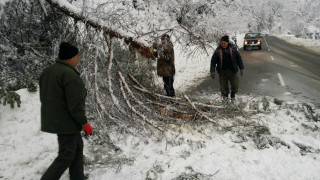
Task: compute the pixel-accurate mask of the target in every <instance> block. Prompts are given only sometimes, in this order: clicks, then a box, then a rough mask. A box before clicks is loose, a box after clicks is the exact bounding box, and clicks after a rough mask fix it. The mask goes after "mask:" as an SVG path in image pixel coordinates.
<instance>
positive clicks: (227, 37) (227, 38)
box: [220, 35, 229, 42]
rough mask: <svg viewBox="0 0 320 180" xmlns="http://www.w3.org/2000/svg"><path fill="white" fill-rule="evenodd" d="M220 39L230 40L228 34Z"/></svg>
mask: <svg viewBox="0 0 320 180" xmlns="http://www.w3.org/2000/svg"><path fill="white" fill-rule="evenodd" d="M220 41H225V42H229V36H227V35H225V36H222V38H221V39H220Z"/></svg>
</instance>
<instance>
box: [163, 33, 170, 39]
mask: <svg viewBox="0 0 320 180" xmlns="http://www.w3.org/2000/svg"><path fill="white" fill-rule="evenodd" d="M161 39H166V40H170V36H169V35H168V34H162V36H161Z"/></svg>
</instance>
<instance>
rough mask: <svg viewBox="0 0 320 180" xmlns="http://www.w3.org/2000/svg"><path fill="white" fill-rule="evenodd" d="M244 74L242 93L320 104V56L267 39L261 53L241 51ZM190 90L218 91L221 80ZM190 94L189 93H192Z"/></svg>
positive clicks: (208, 80) (274, 38) (210, 81)
mask: <svg viewBox="0 0 320 180" xmlns="http://www.w3.org/2000/svg"><path fill="white" fill-rule="evenodd" d="M240 54H241V56H242V59H243V62H244V65H245V73H244V76H243V77H239V80H240V90H239V94H258V95H266V96H273V97H276V98H279V99H281V100H293V99H294V100H298V101H301V102H306V101H308V102H319V101H320V91H319V90H320V70H319V68H320V55H319V54H315V53H312V52H310V51H309V50H307V49H304V48H301V47H299V46H294V45H291V44H288V43H287V42H285V41H283V40H280V39H278V38H276V37H273V36H266V37H264V41H263V45H262V50H261V51H260V50H257V49H252V50H248V51H244V50H243V49H240ZM191 91H200V92H201V91H214V92H219V84H218V79H215V80H212V79H211V78H210V77H209V76H208V77H207V78H206V79H205V80H204V81H203V82H202V83H201V84H200V85H198V86H197V87H194V88H193V89H192V90H191ZM191 91H190V92H191Z"/></svg>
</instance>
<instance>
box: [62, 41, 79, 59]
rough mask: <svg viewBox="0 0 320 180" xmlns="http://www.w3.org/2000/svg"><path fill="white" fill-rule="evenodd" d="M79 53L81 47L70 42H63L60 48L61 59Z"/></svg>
mask: <svg viewBox="0 0 320 180" xmlns="http://www.w3.org/2000/svg"><path fill="white" fill-rule="evenodd" d="M78 53H79V49H78V48H77V47H75V46H73V45H71V44H70V43H68V42H62V43H61V44H60V49H59V59H61V60H67V59H70V58H72V57H74V56H75V55H77V54H78Z"/></svg>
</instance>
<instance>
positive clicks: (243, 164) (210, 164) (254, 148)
mask: <svg viewBox="0 0 320 180" xmlns="http://www.w3.org/2000/svg"><path fill="white" fill-rule="evenodd" d="M241 37H242V35H240V36H239V38H241ZM287 38H288V39H289V40H290V39H291V40H292V39H295V38H294V37H286V39H287ZM238 41H239V42H242V41H241V40H240V39H238ZM301 41H302V40H301ZM301 41H300V42H301ZM304 42H306V43H304V46H310V44H308V43H309V40H305V41H304ZM239 45H241V43H239ZM311 46H313V45H312V44H311ZM319 47H320V45H319ZM176 56H177V55H176ZM210 56H211V55H210ZM210 56H209V57H205V56H203V57H201V56H199V58H198V59H197V58H195V59H189V60H185V59H184V58H182V57H178V58H177V60H176V63H177V72H178V73H177V76H176V81H175V87H176V88H177V87H184V86H186V85H189V86H190V85H192V84H195V83H196V81H197V79H199V78H201V77H203V76H206V75H208V71H209V66H210V58H211V57H210ZM17 93H18V94H20V96H21V101H22V103H21V107H20V108H14V109H11V108H10V107H9V106H8V105H7V106H2V105H0V136H1V138H0V152H1V154H0V179H3V180H20V179H25V180H35V179H40V177H41V175H42V174H43V172H44V171H45V170H46V169H47V167H48V166H49V165H50V164H51V162H52V161H53V159H54V158H55V157H56V155H57V148H58V146H57V139H56V135H53V134H48V133H43V132H41V131H40V102H39V94H38V92H36V93H30V92H28V91H27V90H26V89H22V90H19V91H17ZM214 96H216V95H212V96H210V97H201V96H199V99H201V98H202V99H210V98H211V99H212V98H216V97H214ZM239 98H240V99H242V100H243V101H247V102H250V104H249V103H248V104H247V105H246V107H245V108H244V110H245V111H244V112H246V113H249V112H253V111H254V112H256V113H255V114H254V115H252V116H248V117H250V119H246V116H242V115H239V116H238V117H236V118H235V119H222V120H221V122H220V123H221V124H223V125H226V124H228V123H230V127H231V128H230V129H232V130H228V131H227V130H224V129H219V128H218V129H217V128H213V126H212V125H210V124H208V123H207V124H206V125H205V126H199V127H192V126H190V125H188V124H186V125H185V126H183V127H176V126H174V125H171V130H170V131H167V132H166V133H165V136H164V137H162V138H156V137H146V138H145V139H143V140H142V139H141V138H136V137H133V136H129V137H128V135H122V134H116V133H115V132H110V134H109V135H110V138H111V140H112V141H113V142H115V145H116V146H118V147H119V148H120V149H121V150H122V151H121V152H120V153H118V154H117V153H114V154H110V152H109V150H108V148H106V147H102V146H101V147H99V146H92V145H91V144H90V143H89V140H88V139H85V140H84V141H85V156H86V159H87V160H88V161H92V160H93V159H95V158H99V160H98V161H96V162H100V165H99V164H98V163H96V164H94V165H90V166H89V165H88V166H87V167H86V173H88V174H89V179H90V180H105V179H121V180H122V179H123V180H129V179H130V180H135V179H139V180H140V179H157V180H160V179H163V180H167V179H174V178H175V179H176V180H177V179H188V178H189V179H219V180H220V179H222V180H224V179H246V180H247V179H252V180H257V179H290V180H292V179H297V180H300V179H320V143H319V140H320V129H319V127H320V123H319V122H315V121H314V119H313V118H316V119H318V120H319V113H320V111H319V107H315V106H313V105H307V104H282V105H277V104H276V103H275V102H274V101H273V99H272V98H271V97H270V98H268V99H264V98H262V97H255V98H252V97H247V96H239ZM249 100H250V101H249ZM310 108H313V111H312V110H310ZM240 122H241V123H240ZM252 123H253V124H252ZM241 124H242V125H241ZM93 125H94V123H93ZM233 125H236V126H233ZM244 125H246V126H244ZM259 126H261V127H266V128H267V129H268V130H269V131H267V133H264V134H263V135H262V136H261V138H258V139H255V135H254V134H251V135H250V131H247V128H251V127H259ZM103 152H105V154H103ZM110 159H111V162H112V163H110V162H109V161H110ZM62 179H63V180H66V179H68V175H67V173H65V175H64V176H63V178H62Z"/></svg>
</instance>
